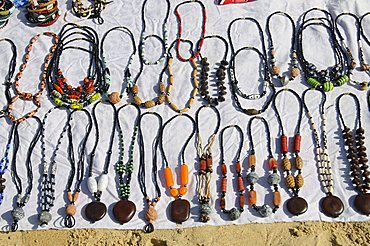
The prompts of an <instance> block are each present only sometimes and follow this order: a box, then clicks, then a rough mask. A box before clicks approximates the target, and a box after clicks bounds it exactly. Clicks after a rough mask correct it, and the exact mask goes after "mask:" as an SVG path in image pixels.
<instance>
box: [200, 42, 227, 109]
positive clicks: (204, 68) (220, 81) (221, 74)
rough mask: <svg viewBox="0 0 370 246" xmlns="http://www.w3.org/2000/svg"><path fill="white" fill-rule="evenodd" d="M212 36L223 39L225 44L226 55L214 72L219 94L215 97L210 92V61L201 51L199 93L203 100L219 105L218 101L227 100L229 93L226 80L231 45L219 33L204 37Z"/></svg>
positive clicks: (209, 103)
mask: <svg viewBox="0 0 370 246" xmlns="http://www.w3.org/2000/svg"><path fill="white" fill-rule="evenodd" d="M212 38H213V39H218V40H221V41H222V42H223V44H224V46H225V52H224V55H223V57H222V60H221V61H220V62H219V66H218V68H217V69H216V73H215V74H214V77H215V78H214V80H215V81H216V86H217V91H218V95H216V96H215V97H212V95H211V94H210V92H209V90H208V87H209V86H208V83H209V82H208V78H209V75H208V73H209V62H208V58H207V57H205V56H202V54H201V53H199V56H200V64H199V65H200V66H199V67H200V76H199V77H200V81H199V92H200V94H199V95H200V96H201V98H203V100H204V101H205V102H206V104H207V105H214V106H217V105H218V103H220V102H224V101H225V95H226V94H227V93H226V87H225V81H224V80H225V78H226V72H225V71H226V68H227V65H228V64H229V63H228V62H227V61H226V58H227V54H228V51H229V46H228V44H227V41H226V40H225V39H224V38H223V37H221V36H219V35H211V36H206V37H204V40H206V39H212ZM211 75H212V74H211Z"/></svg>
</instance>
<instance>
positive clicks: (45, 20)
mask: <svg viewBox="0 0 370 246" xmlns="http://www.w3.org/2000/svg"><path fill="white" fill-rule="evenodd" d="M27 12H28V13H27V15H26V17H27V19H28V21H29V22H30V23H32V24H35V25H37V26H50V25H52V24H53V23H55V22H56V21H57V20H58V18H59V8H58V1H57V0H32V1H29V4H28V6H27Z"/></svg>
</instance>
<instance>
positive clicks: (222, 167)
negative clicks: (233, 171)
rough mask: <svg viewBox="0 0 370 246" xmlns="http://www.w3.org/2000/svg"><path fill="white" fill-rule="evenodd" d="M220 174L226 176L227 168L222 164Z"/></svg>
mask: <svg viewBox="0 0 370 246" xmlns="http://www.w3.org/2000/svg"><path fill="white" fill-rule="evenodd" d="M221 173H222V174H223V175H226V174H227V166H226V164H225V163H223V164H222V165H221Z"/></svg>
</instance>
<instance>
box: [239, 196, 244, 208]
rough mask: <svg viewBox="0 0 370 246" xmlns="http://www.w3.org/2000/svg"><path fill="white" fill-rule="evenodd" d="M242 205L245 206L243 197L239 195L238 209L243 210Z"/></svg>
mask: <svg viewBox="0 0 370 246" xmlns="http://www.w3.org/2000/svg"><path fill="white" fill-rule="evenodd" d="M244 204H245V202H244V196H243V195H241V196H239V207H240V208H243V207H244Z"/></svg>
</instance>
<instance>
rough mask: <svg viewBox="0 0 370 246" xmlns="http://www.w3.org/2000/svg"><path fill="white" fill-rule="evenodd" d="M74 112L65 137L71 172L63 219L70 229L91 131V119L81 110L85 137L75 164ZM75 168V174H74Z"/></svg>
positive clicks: (69, 118)
mask: <svg viewBox="0 0 370 246" xmlns="http://www.w3.org/2000/svg"><path fill="white" fill-rule="evenodd" d="M76 112H80V111H76V110H74V111H72V112H71V113H70V114H69V116H68V119H67V123H66V125H67V135H68V160H69V163H70V164H71V171H70V172H69V178H68V181H67V187H66V193H67V199H68V202H69V204H68V205H67V207H66V210H65V212H66V216H65V218H64V226H65V227H67V228H72V227H73V226H74V225H75V223H76V221H75V219H74V217H73V216H74V215H75V214H76V204H75V203H76V202H77V199H78V197H79V194H80V192H81V183H82V179H83V176H84V174H85V154H86V144H87V140H88V138H89V136H90V133H91V129H92V125H93V124H92V118H91V115H90V113H89V111H87V110H86V109H81V112H83V113H84V114H85V115H86V116H87V125H86V132H85V135H84V136H83V138H82V140H81V143H80V144H79V147H78V160H77V163H76V160H75V153H74V148H73V144H74V142H75V141H74V140H73V134H72V125H71V121H72V115H73V114H75V113H76ZM81 122H82V121H81ZM76 168H77V172H76ZM75 176H76V183H75V187H74V190H73V191H72V184H73V180H74V177H75Z"/></svg>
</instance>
